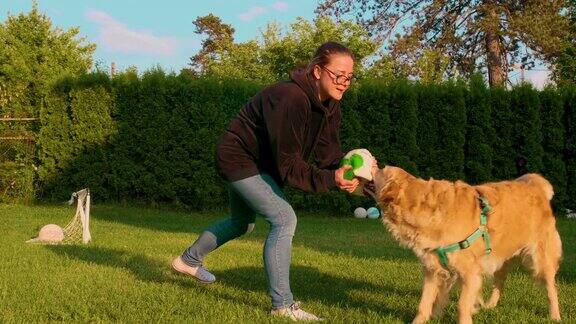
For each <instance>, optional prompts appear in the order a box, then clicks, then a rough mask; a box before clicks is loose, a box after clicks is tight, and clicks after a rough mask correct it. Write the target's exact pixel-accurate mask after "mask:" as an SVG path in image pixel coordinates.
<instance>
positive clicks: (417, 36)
mask: <svg viewBox="0 0 576 324" xmlns="http://www.w3.org/2000/svg"><path fill="white" fill-rule="evenodd" d="M566 5H567V3H566V0H534V1H520V0H513V1H504V0H466V1H455V0H408V1H406V0H324V1H323V2H321V3H320V5H319V6H318V8H317V10H316V12H317V14H319V15H325V14H328V15H332V16H334V17H336V18H337V19H342V18H347V17H349V16H351V15H355V17H356V19H357V21H358V23H359V24H360V25H362V26H364V27H365V28H366V29H367V30H369V32H370V35H371V37H373V38H375V39H377V40H379V41H385V40H388V39H389V38H390V36H391V35H392V34H393V33H395V32H396V31H397V30H398V29H402V30H403V33H402V34H397V35H396V39H394V40H391V42H390V50H391V53H392V55H393V56H394V57H395V58H397V59H399V60H401V61H403V62H405V63H406V64H408V65H412V66H413V65H414V64H415V62H416V61H417V59H418V58H419V57H420V56H421V54H422V52H423V51H424V50H426V49H433V50H436V51H440V52H441V53H443V54H444V55H447V56H448V57H450V58H451V68H453V69H454V70H456V71H459V72H460V73H463V74H465V75H470V74H471V73H474V72H475V71H476V70H477V69H478V68H483V67H485V68H486V69H487V71H488V79H489V83H490V85H491V86H494V85H504V83H505V82H506V80H507V71H508V68H509V66H511V64H513V63H515V62H518V61H522V62H523V63H525V64H529V63H531V62H533V60H534V59H535V58H540V59H543V60H545V61H548V62H549V61H550V60H552V59H553V58H555V57H557V56H558V55H559V54H560V53H561V52H562V50H563V45H562V44H563V42H564V40H565V39H566V34H567V30H568V23H569V21H568V17H566V15H565V14H564V11H563V10H564V9H565V8H566Z"/></svg>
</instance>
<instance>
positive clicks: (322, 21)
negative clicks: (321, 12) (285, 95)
mask: <svg viewBox="0 0 576 324" xmlns="http://www.w3.org/2000/svg"><path fill="white" fill-rule="evenodd" d="M262 36H263V50H262V58H263V61H264V63H265V64H267V65H268V66H270V69H271V70H272V73H273V74H274V76H275V77H276V78H277V79H281V78H284V77H286V76H287V72H289V71H290V70H291V69H293V68H295V67H297V66H302V65H303V64H306V63H307V62H308V61H309V60H310V58H311V57H312V56H313V55H314V52H315V51H316V48H318V46H319V45H320V44H322V43H324V42H327V41H336V42H339V43H342V44H344V45H346V46H348V47H349V48H350V50H351V51H352V53H354V56H355V58H356V62H357V64H356V68H355V73H356V74H363V73H364V71H365V65H367V64H365V63H366V62H363V60H364V59H365V58H367V57H370V56H371V55H372V54H374V53H375V51H376V50H377V48H378V46H379V43H377V42H374V41H373V40H370V38H369V37H368V33H367V32H366V30H364V29H363V28H362V27H361V26H359V25H357V24H355V23H353V22H350V21H342V22H341V23H336V22H335V21H333V20H332V19H330V18H327V17H320V18H317V19H316V20H314V21H312V22H310V21H308V20H306V19H304V18H301V17H300V18H297V19H296V21H295V22H294V23H292V24H291V25H290V28H289V30H288V31H287V32H286V33H285V34H283V33H282V32H281V28H280V27H279V26H278V25H277V24H269V25H268V27H267V29H266V31H265V32H264V33H263V35H262Z"/></svg>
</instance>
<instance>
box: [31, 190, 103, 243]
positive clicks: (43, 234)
mask: <svg viewBox="0 0 576 324" xmlns="http://www.w3.org/2000/svg"><path fill="white" fill-rule="evenodd" d="M75 200H76V213H75V214H74V217H72V219H71V220H70V222H69V223H68V225H66V227H64V228H61V227H60V226H58V225H55V224H48V225H45V226H43V227H42V228H41V229H40V233H39V234H38V237H36V238H33V239H31V240H28V241H27V242H28V243H49V244H76V243H84V244H86V243H88V242H90V241H91V240H92V236H91V235H90V190H89V189H82V190H80V191H77V192H74V193H72V197H70V201H68V204H69V205H72V204H73V203H74V201H75Z"/></svg>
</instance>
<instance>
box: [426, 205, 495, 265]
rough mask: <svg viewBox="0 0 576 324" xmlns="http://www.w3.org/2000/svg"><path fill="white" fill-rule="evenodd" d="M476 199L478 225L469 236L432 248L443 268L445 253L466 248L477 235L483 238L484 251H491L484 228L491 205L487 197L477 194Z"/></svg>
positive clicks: (488, 236) (445, 263)
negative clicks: (477, 201) (478, 211)
mask: <svg viewBox="0 0 576 324" xmlns="http://www.w3.org/2000/svg"><path fill="white" fill-rule="evenodd" d="M478 200H479V201H480V208H481V211H480V226H479V227H478V228H477V229H476V231H474V233H472V234H470V236H468V237H467V238H466V239H465V240H463V241H460V242H458V243H454V244H450V245H447V246H441V247H439V248H437V249H435V250H434V251H436V253H437V254H438V258H439V259H440V264H442V266H443V267H444V268H448V255H447V253H449V252H454V251H458V250H463V249H466V248H468V247H470V245H472V243H474V241H476V239H478V238H479V237H482V238H483V239H484V251H485V252H486V254H490V252H492V248H491V245H490V234H489V233H488V229H487V228H486V224H487V222H488V213H490V211H491V210H492V207H491V206H490V203H489V202H488V199H486V197H484V196H482V195H479V196H478Z"/></svg>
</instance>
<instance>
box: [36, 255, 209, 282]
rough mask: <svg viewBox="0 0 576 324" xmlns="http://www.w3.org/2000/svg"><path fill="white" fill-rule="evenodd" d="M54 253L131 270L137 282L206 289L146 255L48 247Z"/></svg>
mask: <svg viewBox="0 0 576 324" xmlns="http://www.w3.org/2000/svg"><path fill="white" fill-rule="evenodd" d="M46 247H47V248H48V249H50V250H51V251H52V252H54V253H56V254H58V255H61V256H65V257H67V258H71V259H76V260H80V261H83V262H86V263H94V264H97V265H101V266H107V267H113V268H123V269H127V270H129V271H130V272H131V273H132V274H133V275H134V276H135V277H136V279H137V280H140V281H144V282H154V283H176V284H178V285H181V286H183V287H186V288H188V287H191V286H195V287H204V286H201V285H195V283H194V282H192V281H190V280H188V279H189V278H186V277H183V276H180V275H178V274H176V273H174V272H172V269H171V268H170V265H169V264H167V263H165V262H161V261H158V260H154V259H152V258H150V257H147V256H146V255H144V254H133V253H130V252H126V251H122V250H116V249H110V248H103V247H90V246H77V245H48V246H46Z"/></svg>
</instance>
